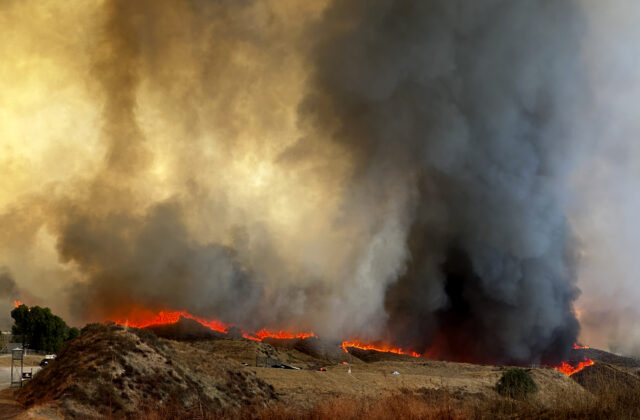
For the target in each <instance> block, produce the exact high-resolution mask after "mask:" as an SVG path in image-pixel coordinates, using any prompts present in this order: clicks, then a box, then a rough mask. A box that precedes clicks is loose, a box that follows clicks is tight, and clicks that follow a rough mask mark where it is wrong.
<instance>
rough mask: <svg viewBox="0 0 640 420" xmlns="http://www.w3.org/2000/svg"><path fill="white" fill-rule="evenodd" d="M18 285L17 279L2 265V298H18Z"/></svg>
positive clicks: (0, 274)
mask: <svg viewBox="0 0 640 420" xmlns="http://www.w3.org/2000/svg"><path fill="white" fill-rule="evenodd" d="M17 297H18V287H17V286H16V281H15V280H14V279H13V276H11V273H10V272H9V270H8V269H7V268H6V267H0V299H3V300H4V299H12V300H13V299H16V298H17Z"/></svg>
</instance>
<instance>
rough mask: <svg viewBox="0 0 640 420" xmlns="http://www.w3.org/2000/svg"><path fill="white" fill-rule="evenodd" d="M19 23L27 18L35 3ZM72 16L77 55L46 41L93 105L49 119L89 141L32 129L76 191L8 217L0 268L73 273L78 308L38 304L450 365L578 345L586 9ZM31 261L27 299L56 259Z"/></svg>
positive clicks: (56, 28) (417, 4) (56, 187)
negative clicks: (576, 192)
mask: <svg viewBox="0 0 640 420" xmlns="http://www.w3.org/2000/svg"><path fill="white" fill-rule="evenodd" d="M22 4H23V3H15V4H14V5H13V6H11V7H12V13H13V15H15V16H22V15H24V16H31V15H32V14H31V13H28V12H29V9H28V8H29V7H37V5H33V4H31V5H26V6H22ZM0 7H1V6H0ZM5 7H8V6H5ZM22 7H24V9H22ZM14 9H15V10H14ZM72 12H73V13H72ZM65 13H69V16H72V17H74V18H73V19H72V20H73V21H74V22H75V21H77V22H79V23H78V25H81V28H79V29H78V31H79V32H78V33H82V34H84V36H83V37H82V39H81V40H79V39H78V34H77V33H76V32H74V31H72V30H70V29H69V26H68V25H63V26H61V25H59V24H58V21H57V20H56V19H53V20H52V21H46V22H44V23H41V24H39V25H38V27H43V28H53V29H52V30H51V33H53V34H55V37H54V36H52V37H51V40H49V39H46V38H45V40H44V41H43V40H42V39H43V38H42V37H40V36H38V37H37V38H38V40H39V42H42V43H44V44H45V45H47V48H42V51H39V54H41V55H43V56H45V58H46V60H44V61H45V62H50V63H54V64H55V65H54V64H52V67H51V69H49V67H47V69H48V70H51V71H56V70H57V69H64V71H61V72H60V74H59V75H58V77H60V80H67V81H68V83H69V84H70V85H72V86H73V88H74V89H75V90H73V92H76V91H77V93H76V96H77V98H76V97H75V96H74V98H75V102H74V101H72V100H67V102H65V103H63V104H60V106H51V108H55V109H56V110H58V109H62V110H66V109H70V110H74V109H76V110H78V112H80V111H81V110H82V109H84V108H89V109H91V113H90V115H93V118H94V119H92V120H91V121H89V122H87V121H84V120H83V119H73V124H77V126H78V127H76V125H60V126H59V127H60V128H59V130H60V132H59V133H58V134H57V136H58V137H53V138H52V137H47V136H49V133H41V134H42V138H45V139H48V142H50V143H51V144H47V147H48V148H47V147H43V148H42V149H43V150H45V151H46V152H47V153H49V150H50V149H53V151H55V152H57V154H55V155H56V156H63V157H65V159H66V160H68V161H69V162H70V164H69V167H70V169H69V168H67V167H66V165H61V166H63V167H62V168H61V169H59V170H60V171H61V173H62V175H60V176H54V175H57V174H55V173H53V171H52V173H51V174H50V179H51V181H50V184H48V185H47V186H46V188H43V189H42V190H35V191H30V194H28V195H27V194H24V195H22V196H20V197H17V198H16V199H15V202H12V201H8V203H9V204H5V205H3V207H2V213H0V246H4V247H5V248H9V247H10V248H16V249H25V250H29V249H32V248H33V249H38V250H45V251H48V252H49V254H47V255H48V257H49V258H48V259H42V261H46V262H47V263H49V264H53V263H51V259H52V257H51V254H53V255H54V258H55V257H57V258H58V261H57V262H58V264H59V266H57V267H56V270H46V271H45V270H44V269H43V270H42V271H44V272H46V273H56V274H55V275H56V276H58V277H57V278H56V279H49V280H48V281H47V282H42V284H43V285H44V286H43V287H52V286H51V284H65V285H67V286H68V289H69V290H72V292H70V293H69V295H68V296H65V297H64V298H63V297H61V296H60V295H59V294H57V295H55V296H53V294H47V293H45V292H44V291H43V290H44V289H39V290H38V294H39V295H40V296H41V297H42V298H43V299H45V298H44V297H45V296H47V297H46V298H47V299H52V300H55V304H49V302H42V303H43V304H44V305H47V306H52V307H53V309H54V310H55V311H56V312H60V311H59V307H65V308H68V307H71V308H72V309H71V310H69V312H70V313H71V314H72V315H74V316H75V317H76V319H79V320H81V321H88V320H104V319H113V318H114V317H118V318H119V319H123V318H127V317H129V316H130V315H131V314H132V313H135V311H136V310H137V309H139V308H145V309H149V310H151V311H157V310H187V311H190V312H191V313H193V314H194V315H197V316H201V317H215V318H219V319H220V320H221V321H223V322H226V323H232V324H235V325H236V326H238V327H240V328H246V329H256V328H262V327H269V328H273V329H280V328H283V329H287V328H288V329H302V330H313V331H314V332H315V333H316V334H318V335H320V336H323V337H328V338H335V339H349V338H359V339H362V340H376V339H384V340H387V341H391V342H392V343H393V344H395V345H398V346H402V347H406V348H407V349H411V350H414V351H418V352H421V353H422V352H424V353H426V354H427V355H432V356H434V357H443V358H450V359H458V360H474V361H496V362H497V361H499V362H530V361H541V360H542V361H545V362H555V361H557V360H559V359H560V358H563V357H564V355H565V352H566V351H568V350H569V349H570V348H571V345H572V343H573V342H574V341H575V340H576V336H577V333H578V323H577V321H576V318H575V316H574V315H573V311H572V303H573V301H574V300H575V299H576V296H577V289H576V286H575V281H574V273H573V271H574V268H573V267H574V264H573V262H572V260H573V258H574V256H573V243H572V237H571V230H570V229H569V226H568V223H567V219H566V216H565V214H566V193H567V190H569V185H568V176H569V174H570V173H571V172H572V169H573V167H574V166H575V162H574V161H573V160H574V156H575V155H574V150H575V148H576V146H577V143H578V141H577V139H578V138H579V136H578V134H576V132H575V131H574V128H575V127H576V126H578V125H579V123H578V120H579V118H587V117H586V116H587V115H588V114H586V113H585V112H584V110H583V109H582V106H583V104H587V103H589V102H590V101H591V98H590V97H589V91H588V89H587V86H588V84H587V74H586V71H585V70H584V66H583V63H582V52H581V46H582V44H581V39H582V38H583V36H584V32H585V31H586V29H587V28H586V26H587V25H586V21H585V18H584V16H583V13H582V10H581V8H580V6H579V5H578V4H577V2H575V1H571V0H556V1H545V0H521V1H518V2H515V1H509V0H477V1H473V2H471V1H461V0H421V1H417V0H416V1H409V0H406V1H400V0H398V1H394V0H340V1H339V0H335V1H332V0H327V1H326V2H321V1H317V2H316V1H312V2H301V1H298V0H269V1H267V0H260V1H258V0H256V1H232V0H212V1H200V0H189V1H183V2H174V1H170V0H139V1H135V2H134V1H128V0H109V1H106V2H103V3H102V4H100V5H99V6H93V5H91V4H89V3H86V2H82V1H78V2H76V3H73V7H71V6H70V7H69V9H68V10H67V9H60V10H58V9H55V10H49V11H48V12H47V13H41V14H38V16H44V17H45V18H46V16H57V15H56V14H65ZM13 15H12V16H13ZM45 18H42V17H39V18H38V19H45ZM89 23H90V24H89ZM22 26H24V25H22ZM22 26H19V25H16V28H15V30H16V31H17V32H18V33H20V31H19V29H20V28H21V27H22ZM80 29H82V30H81V31H80ZM1 30H2V29H1V28H0V31H1ZM0 33H1V32H0ZM29 36H31V34H29ZM29 36H24V38H25V39H27V40H29V39H30V37H29ZM18 38H19V37H18ZM18 41H21V38H19V39H18V40H17V41H16V42H17V44H16V45H22V44H21V43H20V42H18ZM63 41H64V42H63ZM47 43H51V45H48V44H47ZM25 44H26V45H31V43H30V42H26V41H25ZM23 50H25V51H27V52H29V51H31V50H30V49H29V48H24V49H23ZM16 54H18V53H16ZM11 57H13V56H12V55H9V58H11ZM14 62H19V60H18V59H17V58H16V59H15V60H4V62H3V64H0V65H5V66H6V65H9V64H6V63H14ZM56 74H57V73H56ZM69 75H71V76H69ZM40 77H42V78H43V80H46V79H44V76H43V75H40ZM32 78H35V79H37V80H40V79H39V78H38V77H35V76H33V77H32ZM54 80H57V79H54ZM71 80H75V82H72V81H71ZM0 83H1V81H0ZM25 83H26V84H28V83H27V82H25ZM42 84H43V86H44V87H43V86H39V85H38V86H37V89H35V88H34V90H36V91H38V92H40V91H42V92H46V93H47V94H44V93H43V94H42V95H40V96H42V97H47V98H62V99H60V101H62V100H63V99H65V98H67V97H66V96H65V95H64V94H63V93H64V92H62V93H61V92H58V91H57V90H56V89H55V86H50V85H47V84H46V83H45V82H42ZM29 86H30V85H29ZM45 88H46V89H45ZM49 92H51V94H48V93H49ZM51 100H55V99H51ZM78 103H79V104H81V105H82V107H79V106H78ZM18 105H19V106H18ZM18 105H16V108H17V109H22V107H23V105H22V104H18ZM49 105H50V104H49ZM56 105H57V104H56ZM63 105H64V106H63ZM80 108H82V109H80ZM51 112H52V113H53V112H54V111H51ZM65 112H66V111H65ZM45 114H46V113H45ZM51 115H53V116H54V117H55V118H53V117H52V118H50V119H49V120H47V121H50V123H49V124H50V125H51V127H52V128H49V131H52V130H54V128H58V126H57V125H55V124H56V122H57V121H60V119H61V117H60V118H58V117H59V116H58V115H57V114H55V113H53V114H51ZM82 115H85V114H82ZM63 121H64V119H63ZM77 132H81V133H83V136H86V141H85V139H84V138H83V139H82V141H78V142H76V143H64V145H65V146H64V148H63V147H62V146H61V149H60V150H57V149H56V146H55V145H56V144H57V143H56V141H54V140H57V141H61V142H63V141H66V140H65V139H66V138H67V137H66V136H67V135H70V133H77ZM584 146H585V145H584V144H581V147H584ZM38 150H40V149H38ZM43 153H44V152H43ZM76 155H77V156H89V157H90V158H91V159H90V164H81V163H77V162H72V161H73V160H74V159H72V158H73V156H76ZM87 159H89V158H88V157H87ZM34 160H36V159H34ZM41 160H43V161H47V162H48V161H49V160H50V159H41ZM78 160H81V159H78ZM72 163H73V164H74V165H76V166H73V165H72ZM7 166H8V167H9V165H7ZM13 166H14V167H18V168H22V167H28V166H29V165H26V164H23V165H22V166H20V165H17V164H16V165H13ZM45 167H47V168H48V166H45ZM78 168H79V169H78ZM16 172H18V171H16ZM44 172H47V171H44ZM40 176H41V175H40ZM16 178H17V175H16ZM27 179H28V178H27ZM34 184H37V183H34ZM0 198H2V197H0ZM7 244H13V245H7ZM51 244H53V245H51ZM3 250H4V249H3ZM16 253H17V254H18V252H16ZM42 253H43V254H44V253H45V252H44V251H42ZM20 254H22V253H20ZM24 254H25V255H28V254H27V253H26V252H25V253H24ZM3 258H4V257H3ZM14 260H15V261H17V262H15V263H14V264H13V265H11V267H12V270H15V272H18V270H19V271H20V272H22V273H27V276H23V275H20V276H19V277H20V278H25V277H26V278H28V277H29V271H28V270H26V269H25V268H24V267H25V266H27V265H28V264H27V263H26V262H25V261H27V262H28V261H37V262H38V263H40V261H41V259H37V258H33V259H32V260H27V259H25V260H19V259H18V257H16V258H14ZM9 262H11V261H9ZM9 262H7V264H9ZM0 263H2V264H4V263H5V261H4V260H0ZM16 267H17V268H16ZM61 267H62V268H61ZM30 275H31V277H34V276H35V275H36V274H33V272H32V273H31V274H30ZM67 275H68V276H67ZM31 284H32V286H33V284H39V283H38V282H37V281H35V280H33V281H32V282H31ZM33 288H34V287H30V289H33ZM52 296H53V297H52ZM68 302H70V304H69V303H68ZM56 305H58V307H57V308H56Z"/></svg>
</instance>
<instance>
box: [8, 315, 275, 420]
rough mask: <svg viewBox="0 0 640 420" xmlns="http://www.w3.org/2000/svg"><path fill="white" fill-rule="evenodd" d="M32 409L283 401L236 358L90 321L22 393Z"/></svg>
mask: <svg viewBox="0 0 640 420" xmlns="http://www.w3.org/2000/svg"><path fill="white" fill-rule="evenodd" d="M17 399H18V401H19V402H21V403H22V404H24V405H25V406H26V407H31V406H33V405H38V404H43V403H44V404H50V403H52V404H53V405H54V406H55V408H56V409H57V410H59V411H60V412H61V413H62V414H63V416H64V417H67V416H85V417H95V416H101V415H111V414H114V415H120V416H127V415H134V414H135V413H136V412H138V411H139V410H143V409H145V408H147V406H149V405H152V406H154V407H157V406H162V405H163V404H168V405H172V406H173V405H178V406H179V407H182V408H183V409H184V410H185V411H189V410H191V409H193V408H194V407H197V406H206V407H209V408H210V409H230V408H239V407H242V406H247V405H261V404H264V403H266V402H267V401H271V400H274V399H276V396H275V394H274V392H273V389H272V387H271V386H270V385H268V384H267V383H265V382H264V381H263V380H261V379H259V378H258V377H257V376H256V375H255V374H254V373H253V372H251V371H249V370H246V369H245V368H244V366H243V365H242V364H240V363H238V362H236V361H233V360H229V359H225V358H222V357H220V356H218V355H216V354H213V353H209V352H205V351H203V350H199V349H197V348H194V347H192V346H189V345H188V344H185V343H180V342H176V341H169V340H164V339H158V338H157V337H156V336H155V335H153V334H152V333H150V332H148V331H145V330H137V329H126V328H124V327H121V326H118V325H115V324H112V325H108V326H104V325H96V324H94V325H91V326H89V327H87V328H85V330H84V331H83V333H82V335H81V336H80V337H79V338H78V339H75V340H73V341H71V342H70V343H69V344H68V345H67V346H66V347H65V348H64V349H63V350H62V351H61V352H60V354H59V355H58V358H57V359H56V360H55V361H54V362H53V363H51V364H50V365H49V366H47V367H46V368H45V369H43V370H42V371H41V372H39V373H38V374H37V375H36V376H35V378H34V379H33V380H32V381H31V382H29V383H27V384H26V386H24V387H23V388H22V389H20V391H19V392H18V393H17Z"/></svg>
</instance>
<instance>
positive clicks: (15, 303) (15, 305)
mask: <svg viewBox="0 0 640 420" xmlns="http://www.w3.org/2000/svg"><path fill="white" fill-rule="evenodd" d="M20 305H23V303H22V302H20V301H19V300H14V301H13V307H14V308H17V307H18V306H20Z"/></svg>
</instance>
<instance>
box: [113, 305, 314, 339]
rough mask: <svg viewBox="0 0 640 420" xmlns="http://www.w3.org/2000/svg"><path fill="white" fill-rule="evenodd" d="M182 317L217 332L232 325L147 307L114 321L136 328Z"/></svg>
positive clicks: (262, 334) (283, 335)
mask: <svg viewBox="0 0 640 420" xmlns="http://www.w3.org/2000/svg"><path fill="white" fill-rule="evenodd" d="M180 318H185V319H191V320H193V321H196V322H198V323H199V324H201V325H203V326H205V327H207V328H209V329H211V330H213V331H217V332H221V333H228V332H229V328H231V325H229V324H225V323H223V322H221V321H218V320H216V319H211V320H207V319H204V318H200V317H197V316H195V315H192V314H190V313H189V312H187V311H160V312H158V313H153V312H152V311H149V310H147V309H135V310H132V311H130V312H129V313H128V315H127V317H126V318H117V317H116V318H115V319H113V322H115V323H116V324H120V325H125V326H129V327H134V328H146V327H151V326H158V325H171V324H175V323H177V322H178V321H179V320H180ZM242 337H243V338H246V339H248V340H253V341H262V340H264V339H265V338H277V339H293V338H309V337H315V335H314V333H313V332H312V331H311V332H301V333H291V332H287V331H282V330H280V331H277V332H272V331H269V330H267V329H265V328H263V329H261V330H260V331H257V332H245V331H243V332H242Z"/></svg>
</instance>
